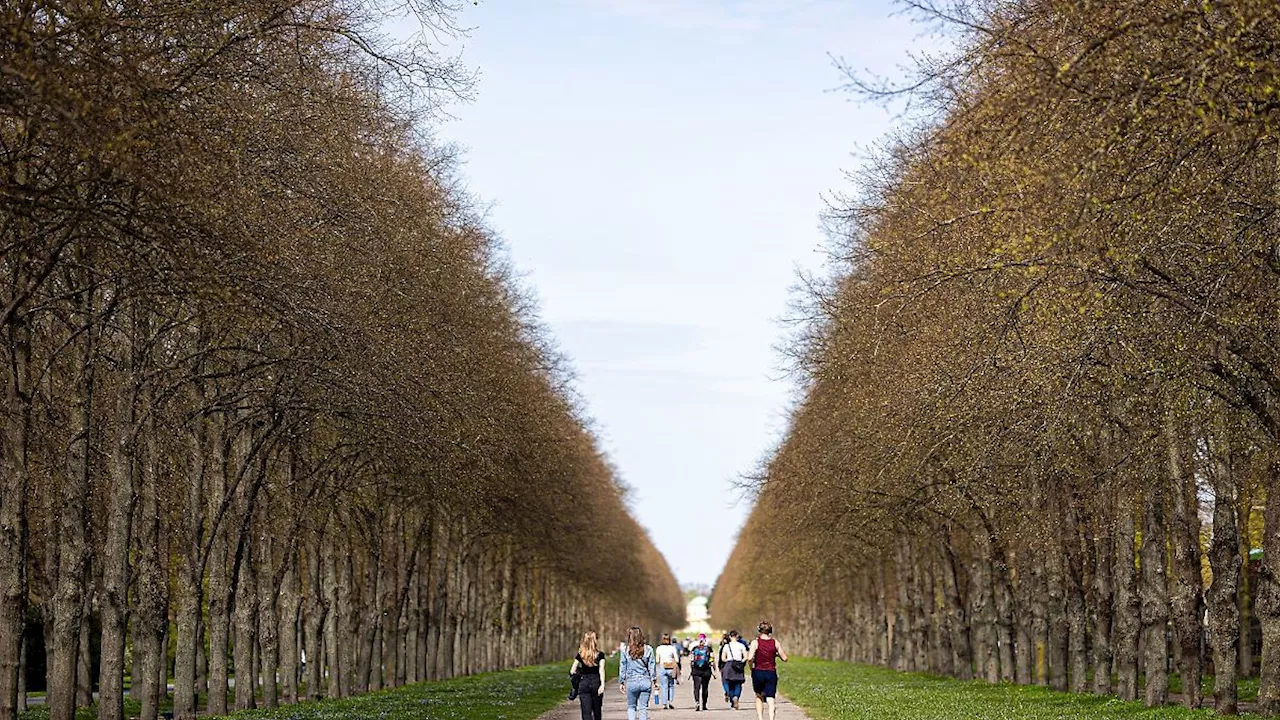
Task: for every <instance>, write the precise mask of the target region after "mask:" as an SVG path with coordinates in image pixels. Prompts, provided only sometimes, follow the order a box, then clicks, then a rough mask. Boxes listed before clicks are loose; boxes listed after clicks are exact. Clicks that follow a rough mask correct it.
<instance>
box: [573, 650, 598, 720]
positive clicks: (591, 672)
mask: <svg viewBox="0 0 1280 720" xmlns="http://www.w3.org/2000/svg"><path fill="white" fill-rule="evenodd" d="M604 660H605V655H604V653H602V652H600V641H599V640H598V639H597V638H596V634H595V632H594V631H592V630H588V631H587V632H585V633H583V635H582V642H580V643H578V655H577V657H575V658H574V659H573V667H572V668H570V669H569V674H570V675H575V674H577V675H579V677H580V679H579V680H578V704H579V706H580V707H581V708H582V720H600V716H601V714H602V713H603V712H604Z"/></svg>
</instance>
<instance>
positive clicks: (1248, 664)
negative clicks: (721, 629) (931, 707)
mask: <svg viewBox="0 0 1280 720" xmlns="http://www.w3.org/2000/svg"><path fill="white" fill-rule="evenodd" d="M917 7H918V9H920V10H922V11H924V12H925V13H926V14H927V16H928V17H930V18H933V19H935V20H939V21H941V22H943V23H946V24H949V25H950V26H951V27H952V28H956V31H955V36H956V37H957V46H956V50H955V52H954V53H953V54H951V55H949V56H947V57H945V58H940V59H936V60H935V61H931V64H929V65H928V66H927V67H925V66H922V68H921V74H920V76H919V77H918V78H916V80H918V82H916V83H913V90H912V91H911V92H912V93H913V98H914V99H915V100H916V101H917V103H918V104H917V105H916V107H917V108H919V107H924V108H927V109H928V110H929V111H930V112H928V113H927V119H926V121H924V122H921V123H919V125H918V128H917V129H916V130H914V131H912V132H910V133H905V134H904V135H903V136H902V137H899V138H896V139H895V140H894V141H892V142H891V143H889V144H888V146H887V147H886V148H885V150H884V152H882V153H880V154H879V159H878V161H877V162H875V163H873V164H872V165H871V166H870V167H869V168H868V169H867V170H866V172H865V173H864V174H863V175H862V176H861V183H860V187H859V192H858V193H857V195H856V196H855V197H852V198H849V199H847V200H845V201H842V202H841V203H840V204H839V206H838V207H837V208H835V209H834V211H833V213H832V220H833V226H834V227H835V228H836V229H837V237H838V249H839V251H840V254H841V256H842V257H843V258H844V262H843V264H842V265H841V267H840V269H839V271H838V272H837V273H836V274H835V277H834V278H833V279H832V280H831V281H830V282H828V283H826V284H817V285H815V290H814V292H812V293H811V294H810V296H809V297H808V298H807V301H806V302H805V303H803V305H802V307H803V308H804V309H805V310H806V311H807V312H808V315H807V318H808V322H806V323H804V324H803V328H804V329H803V330H802V331H801V332H799V333H798V334H797V336H796V338H795V340H794V342H793V345H792V349H793V351H794V355H793V357H794V358H795V362H796V367H797V370H798V371H799V373H800V375H801V377H802V378H803V396H802V398H801V399H800V400H799V402H798V404H797V407H796V408H795V410H794V412H793V414H792V418H791V423H790V427H789V430H788V433H787V435H786V437H785V438H784V440H783V441H782V442H781V444H780V446H779V447H778V449H777V451H776V453H775V454H774V455H773V456H772V457H771V458H770V459H769V460H768V461H767V462H766V464H765V465H764V467H763V469H762V471H761V472H760V473H759V482H758V496H757V502H756V506H755V509H754V511H753V513H752V515H751V517H750V519H749V521H748V523H747V525H746V527H745V528H744V530H743V532H742V534H741V537H740V539H739V542H738V544H737V546H736V548H735V550H734V553H733V555H732V558H731V560H730V562H729V564H728V566H727V567H726V569H725V571H724V573H723V575H722V576H721V578H720V580H719V582H718V585H717V587H716V592H715V596H714V602H713V607H712V613H713V617H714V619H715V621H716V623H717V624H718V625H721V626H727V625H734V624H737V625H742V624H746V623H748V622H753V621H754V620H755V619H756V618H757V617H758V616H761V615H767V616H769V617H771V618H773V619H774V622H775V625H777V627H778V628H779V633H780V634H782V635H783V636H784V637H787V638H789V639H790V642H791V644H792V646H793V647H795V648H797V651H799V652H806V653H812V654H816V655H824V656H828V657H834V658H842V659H849V660H856V661H859V662H865V663H878V664H882V665H888V666H891V667H895V668H900V669H904V670H916V671H930V672H934V673H941V674H948V675H954V676H956V677H960V678H982V679H985V680H987V681H990V682H997V681H1012V682H1018V683H1037V684H1044V685H1049V686H1052V687H1054V688H1058V689H1063V690H1067V689H1070V690H1073V691H1076V692H1096V693H1115V694H1118V695H1119V696H1120V697H1122V698H1126V699H1133V698H1136V697H1139V696H1141V697H1144V698H1145V701H1146V702H1147V703H1148V704H1150V705H1160V704H1163V703H1166V702H1169V701H1171V700H1178V701H1181V702H1184V703H1186V704H1187V705H1188V706H1197V705H1199V704H1201V702H1202V698H1201V689H1200V687H1201V685H1200V683H1199V682H1198V679H1199V678H1200V677H1201V676H1202V675H1212V676H1213V677H1212V703H1213V705H1214V706H1215V707H1216V708H1217V709H1218V710H1219V711H1220V712H1223V713H1234V712H1236V710H1237V697H1238V680H1239V676H1240V674H1242V673H1243V674H1251V673H1253V672H1257V673H1259V674H1260V683H1261V685H1260V691H1259V697H1258V701H1257V706H1258V709H1259V710H1260V711H1262V712H1264V713H1266V714H1270V715H1275V714H1278V713H1280V502H1278V503H1271V502H1269V498H1270V495H1272V494H1276V493H1280V345H1277V342H1276V338H1277V337H1280V332H1278V331H1280V135H1278V134H1277V133H1278V130H1280V5H1277V4H1276V3H1274V2H1273V1H1272V0H1226V1H1224V2H1215V3H1198V4H1197V3H1186V2H1181V1H1180V0H1155V1H1154V2H1149V1H1147V0H1143V2H1136V1H1133V2H1130V1H1128V0H1125V1H1122V2H1108V3H1091V2H1079V1H1077V0H1047V1H1045V0H1027V1H1025V2H1023V1H1015V2H985V1H980V2H976V3H970V2H966V3H957V4H953V5H946V6H943V5H932V4H930V5H919V6H917ZM853 82H854V84H855V85H856V86H857V88H858V89H859V90H861V91H864V92H872V93H878V92H881V91H882V90H884V89H883V88H878V87H873V86H870V85H868V84H867V83H863V82H860V81H859V80H858V79H857V78H854V79H853ZM1251 627H1257V628H1259V631H1260V637H1261V641H1260V646H1261V647H1260V649H1261V657H1260V664H1255V658H1254V655H1253V652H1254V647H1253V643H1252V642H1251V641H1250V639H1251V633H1250V632H1249V629H1250V628H1251Z"/></svg>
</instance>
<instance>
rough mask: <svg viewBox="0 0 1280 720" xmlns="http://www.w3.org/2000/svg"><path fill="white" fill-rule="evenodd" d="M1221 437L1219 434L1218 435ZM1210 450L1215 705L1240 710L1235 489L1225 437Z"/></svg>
mask: <svg viewBox="0 0 1280 720" xmlns="http://www.w3.org/2000/svg"><path fill="white" fill-rule="evenodd" d="M1219 436H1221V433H1219ZM1217 439H1218V440H1219V442H1217V443H1213V445H1214V446H1213V447H1211V448H1210V453H1209V455H1210V468H1209V476H1210V478H1211V480H1212V482H1213V495H1214V499H1213V536H1212V537H1211V538H1210V540H1209V564H1210V566H1211V567H1212V569H1213V582H1211V583H1210V584H1209V591H1208V593H1207V596H1206V601H1207V604H1208V607H1209V646H1210V648H1211V649H1212V651H1213V670H1214V672H1213V704H1214V708H1215V709H1216V710H1217V711H1218V712H1219V713H1222V714H1224V715H1235V714H1236V712H1237V701H1236V698H1237V695H1236V670H1237V667H1238V666H1237V664H1236V663H1237V660H1238V658H1239V654H1240V649H1239V645H1240V608H1239V606H1238V605H1236V594H1237V592H1238V590H1239V584H1240V547H1239V543H1240V541H1239V538H1238V537H1237V533H1238V530H1237V528H1236V508H1235V503H1236V488H1235V477H1234V475H1233V474H1232V468H1231V465H1230V458H1229V454H1228V452H1227V448H1226V447H1225V445H1226V443H1225V440H1224V439H1222V438H1221V437H1219V438H1217Z"/></svg>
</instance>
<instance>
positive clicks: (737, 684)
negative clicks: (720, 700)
mask: <svg viewBox="0 0 1280 720" xmlns="http://www.w3.org/2000/svg"><path fill="white" fill-rule="evenodd" d="M743 682H744V681H743V680H727V681H725V685H727V686H728V688H729V702H733V701H734V700H737V699H738V698H740V697H742V683H743Z"/></svg>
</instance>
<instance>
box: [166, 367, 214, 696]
mask: <svg viewBox="0 0 1280 720" xmlns="http://www.w3.org/2000/svg"><path fill="white" fill-rule="evenodd" d="M191 395H192V396H193V398H194V397H198V391H197V390H194V389H193V390H191ZM205 431H206V426H205V423H204V422H203V421H202V420H201V419H196V420H194V421H193V422H192V425H191V426H190V427H188V428H187V431H186V438H185V439H186V443H187V467H186V473H185V474H186V477H185V480H186V490H187V498H186V518H185V519H184V526H183V532H184V535H185V536H184V537H183V539H182V543H183V544H184V545H185V548H184V550H185V552H183V553H182V555H183V556H184V557H183V558H182V563H181V565H180V566H179V570H178V575H179V578H180V579H181V580H180V582H179V583H178V585H177V586H176V587H175V591H176V593H177V612H176V613H175V616H174V632H175V634H176V635H175V638H174V640H175V649H174V656H173V716H174V719H175V720H195V717H196V710H197V708H196V703H197V696H198V694H199V689H198V686H199V684H200V681H199V679H200V670H199V657H200V648H201V647H202V643H201V642H200V635H201V632H200V611H201V607H202V605H203V603H204V597H203V592H202V589H203V586H204V578H203V576H204V572H203V565H202V563H201V561H200V560H201V555H202V554H203V552H204V549H203V535H202V527H203V517H204V506H205V498H204V488H205V458H206V457H207V456H206V454H205V447H206V444H207V440H206V435H205Z"/></svg>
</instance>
